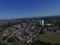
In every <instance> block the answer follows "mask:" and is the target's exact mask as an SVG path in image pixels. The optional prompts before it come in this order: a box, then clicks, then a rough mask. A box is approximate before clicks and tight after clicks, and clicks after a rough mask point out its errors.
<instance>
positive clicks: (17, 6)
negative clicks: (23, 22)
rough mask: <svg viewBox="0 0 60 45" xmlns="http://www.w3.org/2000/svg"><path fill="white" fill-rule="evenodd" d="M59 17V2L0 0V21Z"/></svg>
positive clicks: (48, 0) (50, 0) (57, 0)
mask: <svg viewBox="0 0 60 45" xmlns="http://www.w3.org/2000/svg"><path fill="white" fill-rule="evenodd" d="M51 15H60V0H0V19H11V18H25V17H35V16H51Z"/></svg>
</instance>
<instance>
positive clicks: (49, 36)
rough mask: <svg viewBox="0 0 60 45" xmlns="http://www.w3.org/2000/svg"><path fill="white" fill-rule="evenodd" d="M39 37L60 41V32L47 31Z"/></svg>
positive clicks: (51, 41)
mask: <svg viewBox="0 0 60 45" xmlns="http://www.w3.org/2000/svg"><path fill="white" fill-rule="evenodd" d="M38 39H39V40H40V41H44V42H50V43H60V34H58V33H56V32H45V34H40V35H39V36H38Z"/></svg>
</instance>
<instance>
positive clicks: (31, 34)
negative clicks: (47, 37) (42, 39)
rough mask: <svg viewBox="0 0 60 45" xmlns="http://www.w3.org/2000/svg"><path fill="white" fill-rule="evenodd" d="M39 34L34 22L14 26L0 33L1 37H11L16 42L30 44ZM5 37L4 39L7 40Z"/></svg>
mask: <svg viewBox="0 0 60 45" xmlns="http://www.w3.org/2000/svg"><path fill="white" fill-rule="evenodd" d="M39 32H40V28H39V27H38V26H36V22H31V23H21V24H16V25H13V26H11V27H9V28H8V29H5V30H4V31H3V33H2V37H6V36H7V37H8V38H10V37H11V36H13V37H15V38H16V39H17V40H18V42H27V43H29V42H32V39H33V38H35V37H36V36H37V35H38V34H39ZM7 37H6V38H7Z"/></svg>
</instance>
